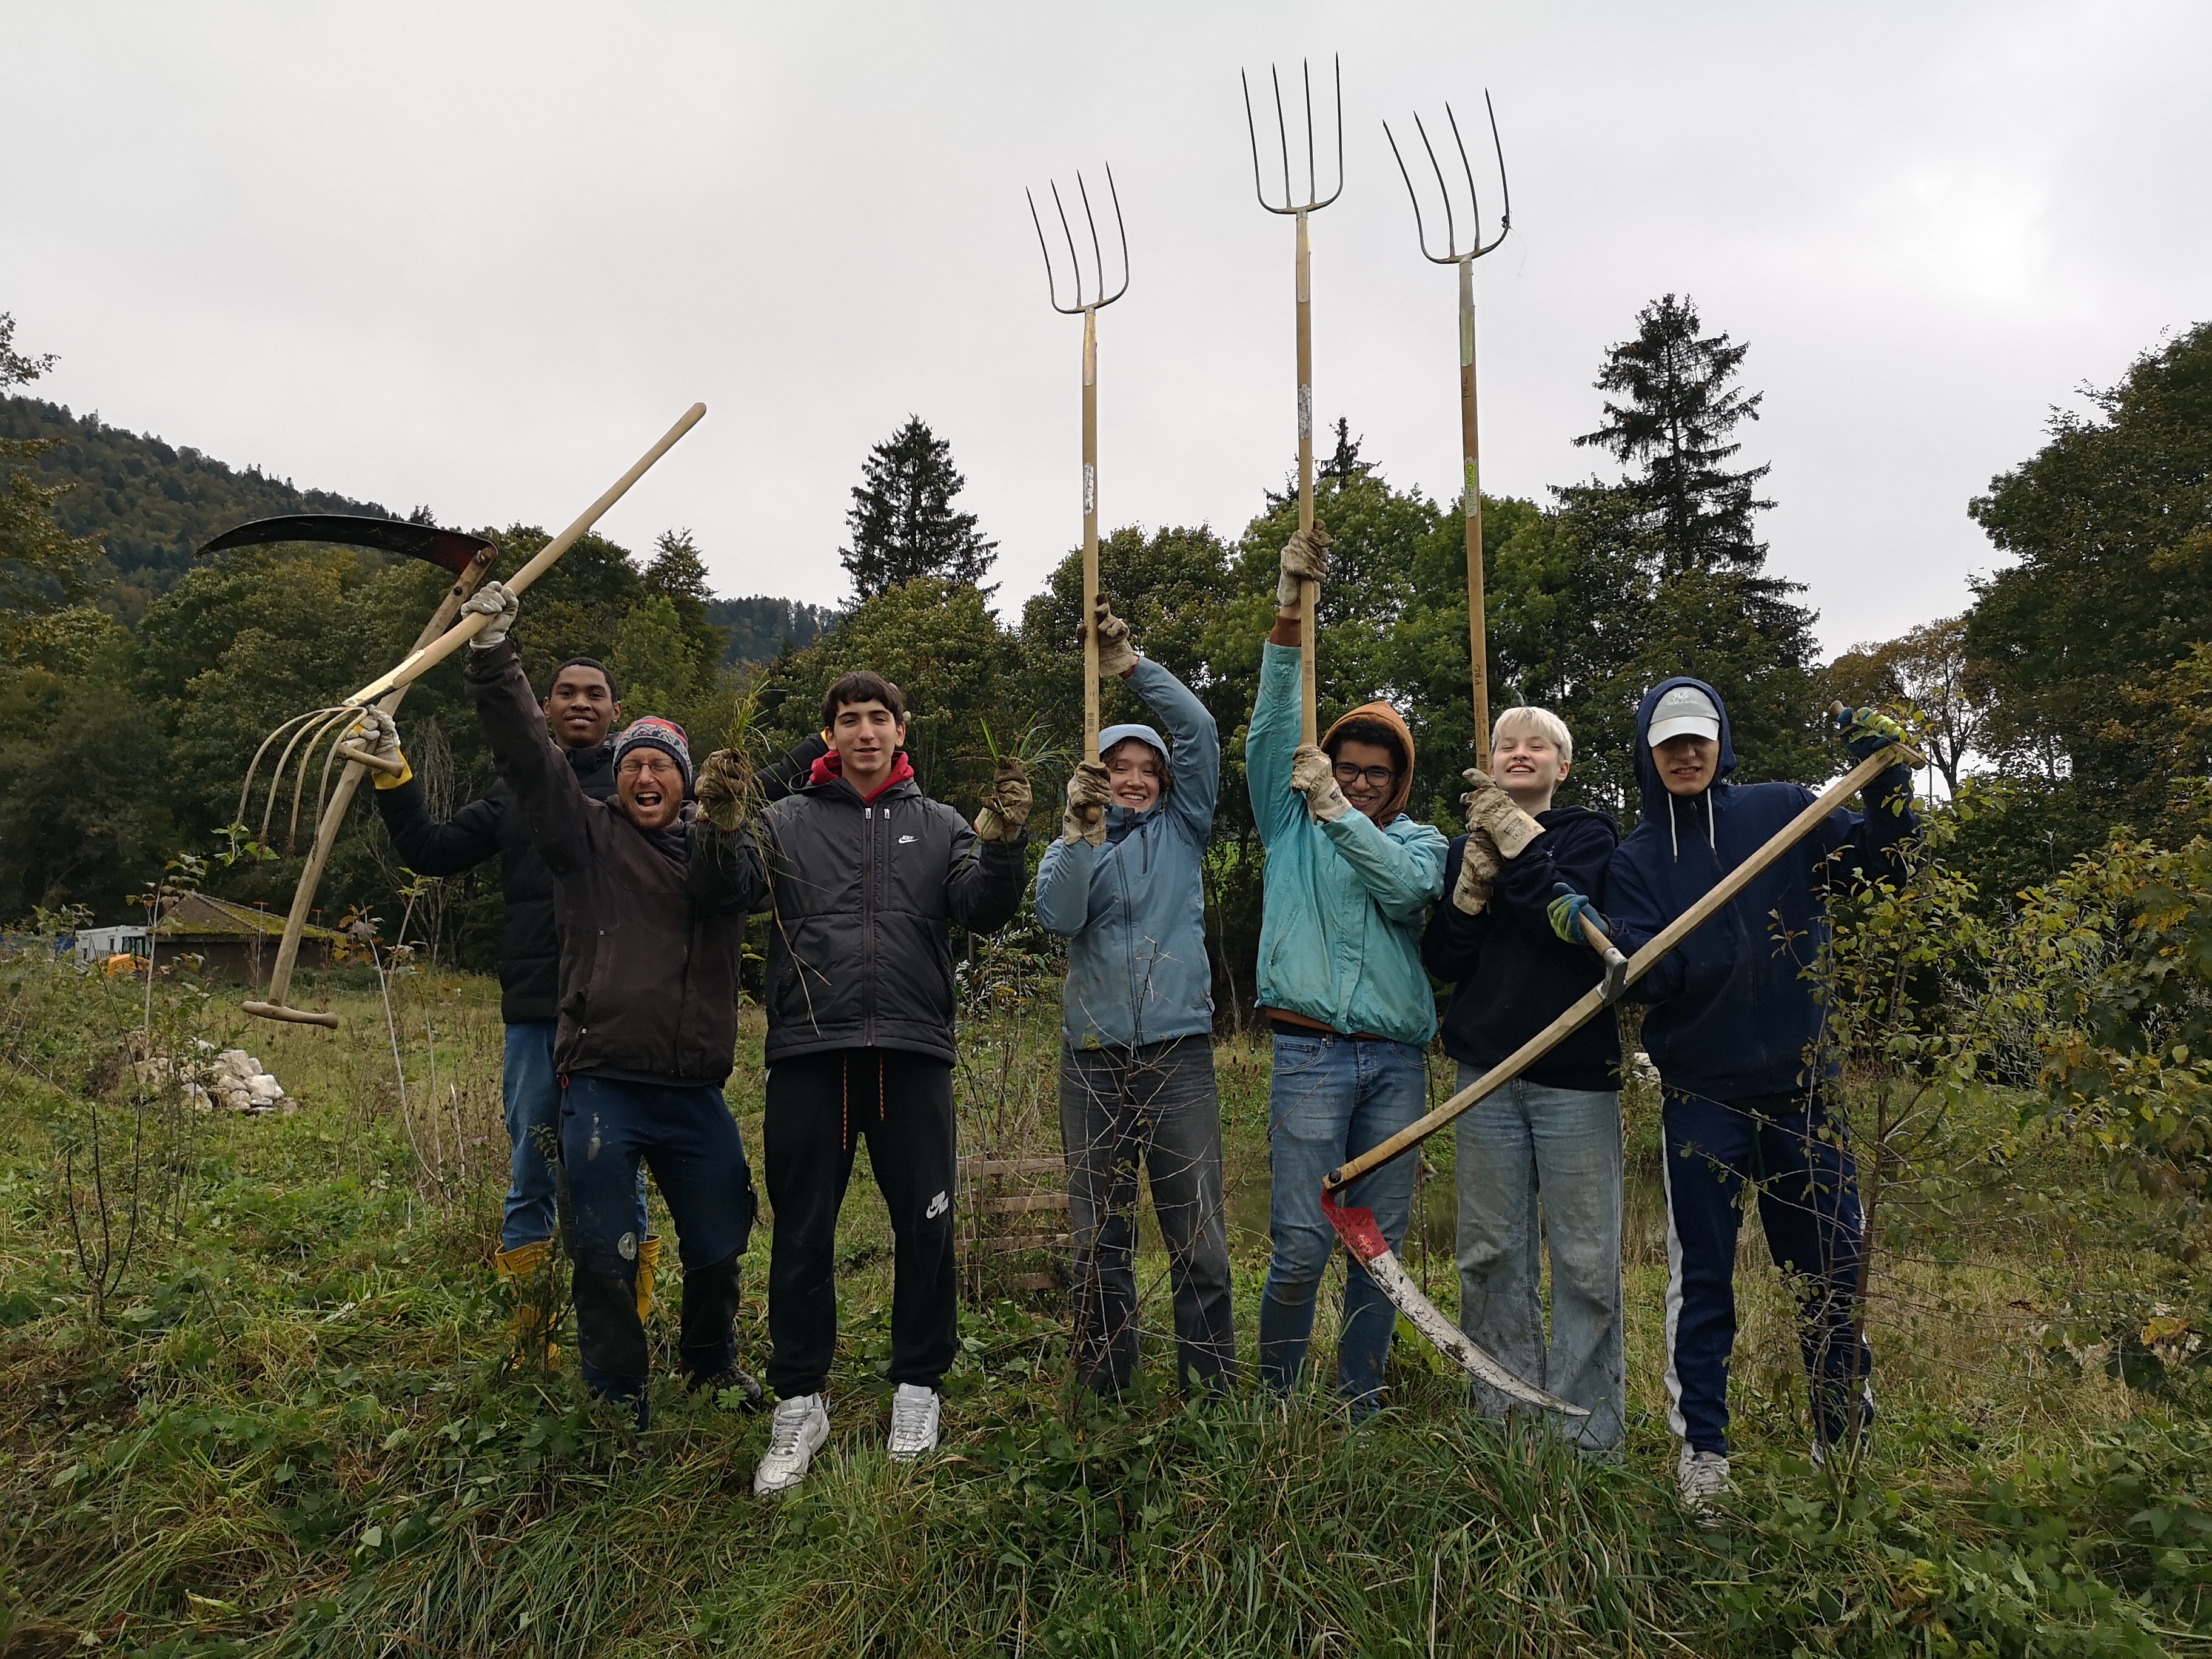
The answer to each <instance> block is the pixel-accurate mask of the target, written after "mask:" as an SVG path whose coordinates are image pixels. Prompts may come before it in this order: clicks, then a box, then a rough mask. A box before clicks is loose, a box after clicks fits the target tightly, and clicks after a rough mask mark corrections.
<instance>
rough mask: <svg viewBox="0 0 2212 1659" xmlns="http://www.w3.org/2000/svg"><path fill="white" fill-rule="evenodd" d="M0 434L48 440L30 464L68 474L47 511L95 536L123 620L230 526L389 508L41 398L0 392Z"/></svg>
mask: <svg viewBox="0 0 2212 1659" xmlns="http://www.w3.org/2000/svg"><path fill="white" fill-rule="evenodd" d="M7 438H13V439H25V438H31V439H46V440H49V441H52V444H53V446H54V447H52V448H51V449H49V450H47V451H46V452H45V453H43V454H41V455H40V456H39V457H38V459H36V460H35V461H34V462H33V470H34V471H36V472H37V473H38V474H39V475H40V482H42V483H65V482H74V483H76V489H72V490H70V492H69V494H68V495H64V496H63V497H62V498H61V500H60V501H58V503H56V505H55V509H54V516H55V517H56V518H58V519H59V520H61V523H62V526H63V528H64V529H65V530H67V531H68V532H70V534H71V535H72V536H95V537H98V538H100V544H101V545H102V546H103V547H104V548H105V549H106V555H107V563H108V566H109V567H110V572H112V578H113V581H114V584H115V586H114V588H113V596H112V599H111V600H110V601H109V607H108V608H110V609H111V610H112V611H115V612H116V613H118V614H119V615H120V616H122V617H125V619H126V620H130V621H136V620H137V617H140V616H141V615H143V613H144V611H145V609H146V606H147V605H148V603H149V601H151V600H152V599H155V597H156V596H158V595H160V594H161V593H163V592H167V590H168V589H169V588H170V587H171V586H173V585H174V584H175V582H176V580H177V579H178V578H179V576H181V575H183V574H184V573H185V571H186V570H187V569H189V568H191V559H192V550H193V549H194V548H195V547H197V546H198V545H199V544H201V543H203V542H204V541H206V540H207V539H208V538H210V537H212V536H214V535H216V534H217V533H219V532H222V531H224V530H228V529H229V528H230V527H231V526H233V525H238V524H243V523H245V522H246V521H247V520H252V519H266V518H271V517H274V516H275V515H276V514H277V513H374V514H375V515H377V516H379V517H388V516H390V514H389V513H388V512H387V510H386V508H384V507H380V506H378V505H377V504H376V503H375V502H374V501H355V500H354V499H353V498H352V497H350V496H347V495H336V494H333V493H332V492H331V491H330V490H327V489H295V487H294V486H293V484H292V482H291V480H290V479H289V478H272V477H269V476H268V475H267V474H265V473H264V472H263V471H261V470H260V469H259V468H258V467H247V468H246V469H245V470H244V471H240V470H238V469H236V468H234V467H230V466H227V465H224V464H223V463H222V462H221V461H218V460H216V459H214V458H213V457H212V456H209V455H203V454H202V453H200V452H199V451H198V450H197V449H179V448H176V447H172V446H171V445H168V444H166V443H164V442H162V441H161V439H159V438H156V437H154V436H152V435H141V434H139V433H136V432H126V431H125V430H124V429H123V428H121V427H115V426H109V425H107V424H106V422H103V421H102V420H101V419H100V416H98V415H97V414H92V415H83V416H77V415H72V414H71V413H70V411H69V410H67V409H66V408H64V406H62V405H61V404H50V403H47V402H46V401H45V400H44V399H43V398H20V397H10V398H0V439H7ZM110 572H103V573H102V574H110Z"/></svg>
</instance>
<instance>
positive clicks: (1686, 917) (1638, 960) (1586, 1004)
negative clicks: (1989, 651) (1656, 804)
mask: <svg viewBox="0 0 2212 1659" xmlns="http://www.w3.org/2000/svg"><path fill="white" fill-rule="evenodd" d="M1899 754H1902V755H1903V756H1904V757H1905V758H1906V759H1907V760H1908V761H1910V762H1911V763H1912V764H1913V765H1914V766H1916V767H1920V766H1925V765H1926V764H1927V762H1926V761H1925V760H1923V758H1922V757H1920V756H1919V755H1918V754H1917V752H1915V751H1914V750H1911V749H1908V748H1906V747H1905V745H1904V744H1891V745H1890V746H1889V747H1888V748H1887V749H1884V750H1881V751H1879V752H1878V753H1876V754H1873V755H1870V756H1869V757H1867V758H1866V759H1864V760H1863V761H1861V762H1860V763H1858V764H1857V766H1855V767H1853V768H1852V769H1850V771H1849V772H1847V773H1846V774H1844V778H1843V781H1841V782H1839V783H1838V784H1835V785H1834V786H1833V787H1831V788H1830V789H1829V790H1828V792H1827V793H1826V794H1824V795H1822V796H1821V797H1820V799H1818V800H1816V801H1814V803H1813V804H1812V805H1809V806H1808V807H1807V808H1806V809H1805V810H1804V811H1802V812H1800V813H1799V814H1798V815H1797V816H1796V817H1794V818H1792V819H1790V822H1789V823H1786V824H1784V826H1783V827H1782V828H1781V829H1778V830H1777V831H1776V832H1775V833H1774V835H1773V836H1771V838H1770V839H1769V840H1768V842H1767V843H1766V845H1765V846H1764V847H1762V848H1759V850H1758V851H1757V852H1756V853H1753V854H1752V855H1751V856H1750V857H1749V858H1748V859H1746V860H1744V861H1743V862H1742V863H1741V864H1739V865H1738V866H1736V867H1735V869H1733V870H1731V871H1729V873H1728V874H1727V875H1725V876H1723V878H1721V880H1720V882H1719V884H1717V885H1716V886H1715V887H1714V889H1713V890H1712V891H1711V892H1710V893H1707V894H1706V895H1705V897H1703V898H1701V899H1699V901H1698V902H1696V903H1695V904H1693V905H1692V906H1691V907H1690V908H1688V909H1686V910H1685V911H1684V912H1683V913H1682V914H1681V915H1679V916H1677V917H1676V918H1675V919H1674V921H1671V922H1669V923H1668V925H1667V926H1666V927H1665V928H1663V929H1662V930H1661V932H1660V933H1658V934H1657V935H1656V937H1655V938H1654V939H1652V940H1651V942H1650V944H1648V945H1645V946H1644V948H1643V949H1642V950H1640V951H1638V952H1637V953H1636V954H1635V955H1634V956H1632V957H1629V959H1628V972H1627V974H1626V975H1625V976H1624V978H1623V981H1622V987H1623V988H1624V989H1626V987H1628V986H1630V985H1633V984H1634V983H1635V982H1636V981H1638V980H1639V979H1641V978H1643V977H1644V975H1646V974H1648V973H1650V971H1651V970H1652V969H1654V968H1656V967H1657V966H1658V964H1659V960H1660V958H1661V957H1664V956H1665V955H1666V954H1667V953H1668V951H1672V950H1673V949H1674V947H1675V946H1676V945H1680V943H1681V942H1682V941H1683V940H1684V939H1687V938H1689V936H1690V935H1691V934H1692V933H1696V932H1697V931H1698V929H1699V927H1703V926H1704V925H1705V923H1706V922H1707V921H1711V919H1712V917H1713V916H1714V915H1716V914H1717V912H1718V911H1719V910H1720V909H1721V908H1723V906H1725V905H1726V904H1727V903H1728V902H1729V901H1730V900H1731V899H1733V898H1735V896H1736V895H1737V894H1738V893H1741V891H1743V890H1744V889H1745V888H1747V887H1748V886H1750V885H1751V884H1752V883H1753V881H1754V880H1756V879H1757V878H1758V877H1759V873H1760V872H1762V871H1764V870H1765V868H1766V866H1768V865H1770V864H1771V863H1773V862H1774V861H1775V860H1777V859H1778V858H1780V857H1781V856H1782V855H1783V854H1784V853H1786V852H1788V851H1789V850H1790V848H1793V847H1795V846H1796V844H1797V843H1798V842H1801V841H1802V840H1804V839H1805V837H1806V836H1808V835H1810V834H1811V833H1812V832H1813V829H1814V825H1816V824H1818V823H1820V820H1821V819H1823V818H1825V817H1827V816H1828V814H1829V813H1831V812H1832V811H1835V810H1836V809H1837V808H1838V807H1839V806H1841V805H1843V804H1844V802H1845V801H1847V800H1849V799H1850V798H1851V797H1852V796H1853V795H1856V794H1857V793H1858V792H1859V791H1860V790H1862V789H1863V788H1865V787H1867V785H1869V784H1870V783H1872V782H1873V781H1875V779H1876V778H1878V777H1880V776H1881V775H1882V774H1883V773H1884V772H1887V770H1889V769H1890V768H1891V767H1893V766H1894V765H1896V764H1897V760H1896V757H1897V756H1898V755H1899ZM1606 1006H1607V997H1606V994H1605V987H1603V986H1602V985H1600V986H1596V987H1593V988H1592V989H1590V990H1589V991H1587V992H1585V993H1584V994H1583V997H1582V999H1581V1000H1579V1001H1577V1003H1576V1004H1575V1005H1574V1006H1572V1007H1571V1008H1569V1009H1568V1010H1567V1011H1566V1012H1565V1013H1564V1014H1561V1015H1560V1016H1559V1018H1557V1019H1555V1020H1553V1022H1552V1023H1551V1024H1549V1025H1547V1026H1546V1027H1545V1028H1544V1029H1543V1030H1541V1031H1539V1032H1537V1033H1536V1035H1535V1036H1532V1037H1530V1038H1529V1039H1528V1042H1524V1043H1522V1045H1521V1046H1520V1047H1519V1048H1516V1049H1515V1050H1514V1051H1513V1052H1512V1053H1511V1054H1508V1055H1507V1056H1506V1057H1505V1058H1504V1060H1500V1061H1498V1064H1497V1065H1495V1066H1492V1067H1491V1068H1490V1069H1489V1070H1488V1071H1487V1072H1485V1073H1483V1074H1482V1075H1481V1076H1480V1077H1479V1078H1477V1079H1475V1080H1474V1082H1473V1083H1470V1084H1469V1085H1468V1086H1467V1087H1466V1088H1464V1089H1462V1090H1461V1091H1459V1092H1458V1093H1457V1094H1455V1095H1454V1096H1453V1097H1451V1098H1450V1099H1449V1100H1447V1101H1446V1102H1444V1103H1443V1105H1441V1106H1439V1107H1437V1109H1436V1110H1435V1111H1433V1112H1431V1113H1430V1114H1429V1115H1427V1116H1426V1117H1425V1118H1423V1119H1421V1120H1420V1121H1419V1122H1417V1123H1409V1124H1407V1126H1406V1127H1404V1128H1402V1129H1401V1130H1399V1131H1398V1133H1396V1134H1395V1135H1392V1136H1391V1137H1390V1138H1389V1139H1388V1140H1386V1141H1384V1142H1383V1144H1382V1145H1381V1146H1376V1147H1373V1148H1370V1150H1369V1151H1367V1152H1362V1153H1361V1154H1360V1155H1359V1156H1358V1158H1353V1159H1352V1161H1351V1162H1350V1163H1349V1164H1344V1165H1343V1166H1342V1167H1340V1168H1339V1169H1337V1170H1334V1171H1332V1172H1331V1173H1330V1174H1329V1175H1328V1176H1326V1177H1324V1178H1323V1180H1322V1183H1321V1185H1322V1191H1323V1192H1325V1193H1335V1192H1340V1191H1342V1190H1343V1189H1344V1188H1346V1187H1348V1186H1350V1185H1351V1184H1352V1182H1355V1181H1357V1180H1358V1179H1359V1177H1360V1176H1364V1175H1365V1174H1367V1173H1368V1171H1370V1170H1376V1169H1380V1168H1381V1167H1382V1166H1383V1164H1388V1163H1389V1162H1390V1160H1391V1159H1392V1158H1396V1157H1398V1156H1400V1155H1401V1153H1404V1152H1410V1151H1412V1150H1413V1148H1414V1147H1415V1146H1419V1145H1420V1143H1421V1142H1422V1141H1424V1140H1425V1139H1428V1138H1429V1137H1430V1136H1431V1135H1432V1134H1434V1133H1436V1132H1437V1130H1439V1129H1441V1128H1443V1127H1444V1125H1445V1124H1447V1123H1449V1122H1450V1121H1452V1120H1453V1119H1454V1118H1455V1117H1457V1116H1458V1115H1460V1114H1461V1113H1462V1112H1464V1111H1466V1110H1467V1109H1468V1108H1470V1107H1472V1106H1474V1104H1475V1103H1478V1102H1479V1101H1480V1100H1482V1099H1483V1098H1484V1097H1486V1096H1487V1095H1491V1094H1493V1093H1495V1092H1496V1091H1498V1090H1499V1089H1502V1088H1504V1086H1505V1085H1507V1084H1509V1083H1510V1082H1512V1081H1513V1079H1515V1078H1516V1077H1518V1076H1520V1075H1521V1073H1523V1072H1525V1071H1527V1070H1528V1067H1530V1066H1534V1064H1535V1063H1536V1062H1537V1061H1538V1060H1541V1059H1542V1058H1543V1057H1544V1056H1545V1055H1546V1054H1549V1053H1551V1052H1552V1050H1553V1049H1554V1048H1558V1047H1559V1044H1560V1043H1562V1042H1565V1041H1566V1040H1567V1039H1568V1038H1569V1037H1571V1036H1573V1035H1574V1034H1575V1033H1576V1032H1577V1031H1578V1030H1581V1029H1582V1028H1583V1026H1584V1025H1587V1024H1589V1022H1590V1021H1591V1020H1592V1019H1594V1018H1596V1016H1597V1015H1598V1014H1599V1013H1600V1012H1601V1011H1602V1010H1603V1009H1604V1008H1605V1007H1606Z"/></svg>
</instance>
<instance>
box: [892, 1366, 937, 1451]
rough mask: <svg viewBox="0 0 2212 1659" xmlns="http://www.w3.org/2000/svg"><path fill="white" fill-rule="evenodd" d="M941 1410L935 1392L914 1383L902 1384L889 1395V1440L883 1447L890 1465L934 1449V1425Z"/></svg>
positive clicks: (935, 1440) (935, 1426)
mask: <svg viewBox="0 0 2212 1659" xmlns="http://www.w3.org/2000/svg"><path fill="white" fill-rule="evenodd" d="M943 1415H944V1408H943V1407H942V1406H941V1404H940V1403H939V1400H938V1398H937V1390H936V1389H925V1388H923V1387H922V1386H921V1384H920V1383H900V1384H899V1385H898V1392H897V1393H896V1394H894V1395H892V1396H891V1438H890V1445H888V1446H887V1447H885V1448H884V1450H885V1451H886V1452H887V1453H888V1454H889V1455H890V1460H891V1462H894V1463H911V1462H914V1460H915V1458H917V1457H920V1456H921V1455H922V1454H923V1453H924V1452H933V1451H935V1450H936V1449H937V1425H938V1423H939V1419H941V1418H942V1416H943Z"/></svg>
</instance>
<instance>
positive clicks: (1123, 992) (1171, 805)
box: [1036, 600, 1237, 1393]
mask: <svg viewBox="0 0 2212 1659" xmlns="http://www.w3.org/2000/svg"><path fill="white" fill-rule="evenodd" d="M1097 629H1098V644H1099V655H1098V666H1099V672H1100V674H1101V676H1102V677H1103V676H1107V675H1114V676H1117V677H1118V678H1121V679H1122V680H1124V681H1125V682H1127V684H1128V686H1129V688H1130V689H1131V690H1133V691H1134V692H1135V693H1136V694H1137V695H1138V696H1139V697H1141V698H1143V699H1144V700H1145V702H1146V704H1147V705H1148V706H1149V707H1150V708H1152V711H1153V712H1154V713H1155V714H1158V716H1159V719H1160V723H1161V724H1162V725H1163V726H1166V728H1167V732H1168V735H1167V738H1166V739H1165V740H1164V739H1163V738H1161V736H1160V734H1159V733H1158V732H1156V731H1154V730H1153V729H1152V727H1151V726H1139V725H1134V724H1131V725H1124V726H1108V727H1107V728H1106V729H1105V730H1104V731H1103V732H1100V733H1099V734H1098V750H1099V757H1100V758H1099V759H1098V760H1097V761H1085V762H1084V763H1083V764H1081V765H1080V766H1079V767H1077V768H1076V769H1075V775H1073V777H1071V778H1070V779H1069V780H1068V785H1067V814H1066V818H1065V819H1064V821H1063V823H1062V827H1061V834H1060V839H1059V840H1058V841H1056V842H1054V843H1053V844H1052V846H1051V847H1049V848H1047V849H1046V851H1045V855H1044V861H1043V863H1042V865H1041V866H1039V867H1038V870H1037V879H1036V914H1037V920H1038V921H1041V922H1042V923H1043V924H1044V925H1045V926H1046V927H1048V928H1049V929H1051V930H1052V931H1053V932H1054V933H1058V934H1060V935H1061V936H1062V937H1063V938H1065V939H1066V940H1067V941H1068V947H1067V979H1066V985H1065V987H1064V988H1063V990H1062V993H1061V996H1062V1000H1063V1006H1064V1008H1065V1013H1064V1017H1063V1024H1062V1028H1061V1048H1060V1137H1061V1141H1062V1145H1063V1146H1064V1148H1065V1150H1066V1157H1067V1176H1068V1196H1069V1209H1070V1212H1071V1220H1072V1223H1073V1228H1074V1237H1075V1285H1074V1292H1075V1344H1076V1355H1077V1361H1078V1364H1079V1367H1080V1369H1081V1371H1082V1374H1083V1376H1084V1379H1085V1382H1086V1383H1089V1385H1090V1386H1091V1388H1093V1389H1097V1390H1099V1391H1100V1392H1102V1393H1109V1392H1110V1393H1118V1392H1119V1391H1120V1390H1121V1389H1124V1388H1126V1387H1127V1385H1128V1383H1129V1380H1130V1378H1131V1377H1132V1376H1133V1375H1134V1373H1135V1370H1136V1365H1137V1281H1136V1273H1135V1270H1134V1254H1135V1249H1136V1207H1137V1166H1138V1164H1139V1163H1140V1162H1141V1163H1142V1164H1144V1165H1145V1167H1146V1171H1147V1173H1148V1174H1149V1175H1150V1176H1151V1177H1152V1206H1153V1209H1154V1211H1155V1212H1156V1213H1157V1215H1158V1219H1159V1226H1160V1234H1161V1237H1163V1238H1164V1240H1165V1242H1166V1244H1167V1248H1168V1259H1169V1262H1170V1270H1171V1273H1172V1276H1173V1279H1174V1285H1175V1323H1176V1370H1177V1371H1178V1373H1179V1374H1180V1376H1181V1377H1182V1383H1183V1386H1184V1388H1186V1389H1189V1388H1191V1387H1192V1386H1193V1385H1194V1383H1195V1384H1196V1385H1198V1386H1200V1387H1215V1386H1219V1385H1221V1384H1224V1383H1226V1382H1227V1381H1229V1379H1230V1377H1231V1373H1232V1372H1233V1370H1234V1369H1235V1366H1236V1362H1237V1335H1236V1330H1235V1328H1234V1326H1233V1325H1232V1323H1231V1319H1230V1301H1229V1233H1228V1225H1227V1220H1226V1218H1225V1214H1224V1212H1223V1209H1222V1200H1221V1108H1220V1101H1219V1097H1218V1094H1217V1092H1216V1090H1215V1085H1214V1077H1213V990H1212V968H1211V966H1210V964H1209V963H1208V962H1207V960H1206V895H1205V889H1204V886H1203V884H1202V882H1201V879H1200V878H1201V872H1202V869H1203V863H1204V860H1205V856H1206V841H1207V838H1208V836H1210V835H1211V834H1212V829H1213V806H1214V801H1215V799H1216V797H1217V796H1218V793H1220V787H1221V740H1220V738H1219V736H1218V734H1217V732H1216V731H1215V729H1214V723H1213V716H1212V715H1211V714H1207V713H1206V706H1205V705H1204V704H1203V703H1201V702H1199V700H1198V699H1197V698H1196V697H1194V696H1192V695H1191V693H1190V690H1189V688H1188V687H1187V686H1185V685H1184V684H1182V682H1181V681H1180V680H1178V679H1176V677H1175V676H1174V675H1172V674H1170V673H1169V672H1168V671H1167V670H1166V669H1164V668H1163V667H1161V666H1160V665H1158V663H1156V662H1152V661H1150V660H1148V659H1146V658H1143V657H1140V656H1139V655H1138V654H1137V653H1136V651H1135V650H1134V648H1133V647H1132V646H1131V645H1130V643H1129V628H1128V624H1127V623H1125V622H1123V621H1121V619H1120V618H1119V617H1115V615H1114V614H1113V612H1112V611H1110V610H1109V609H1108V607H1107V605H1106V604H1105V602H1104V601H1103V600H1101V601H1100V602H1099V605H1098V615H1097Z"/></svg>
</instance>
